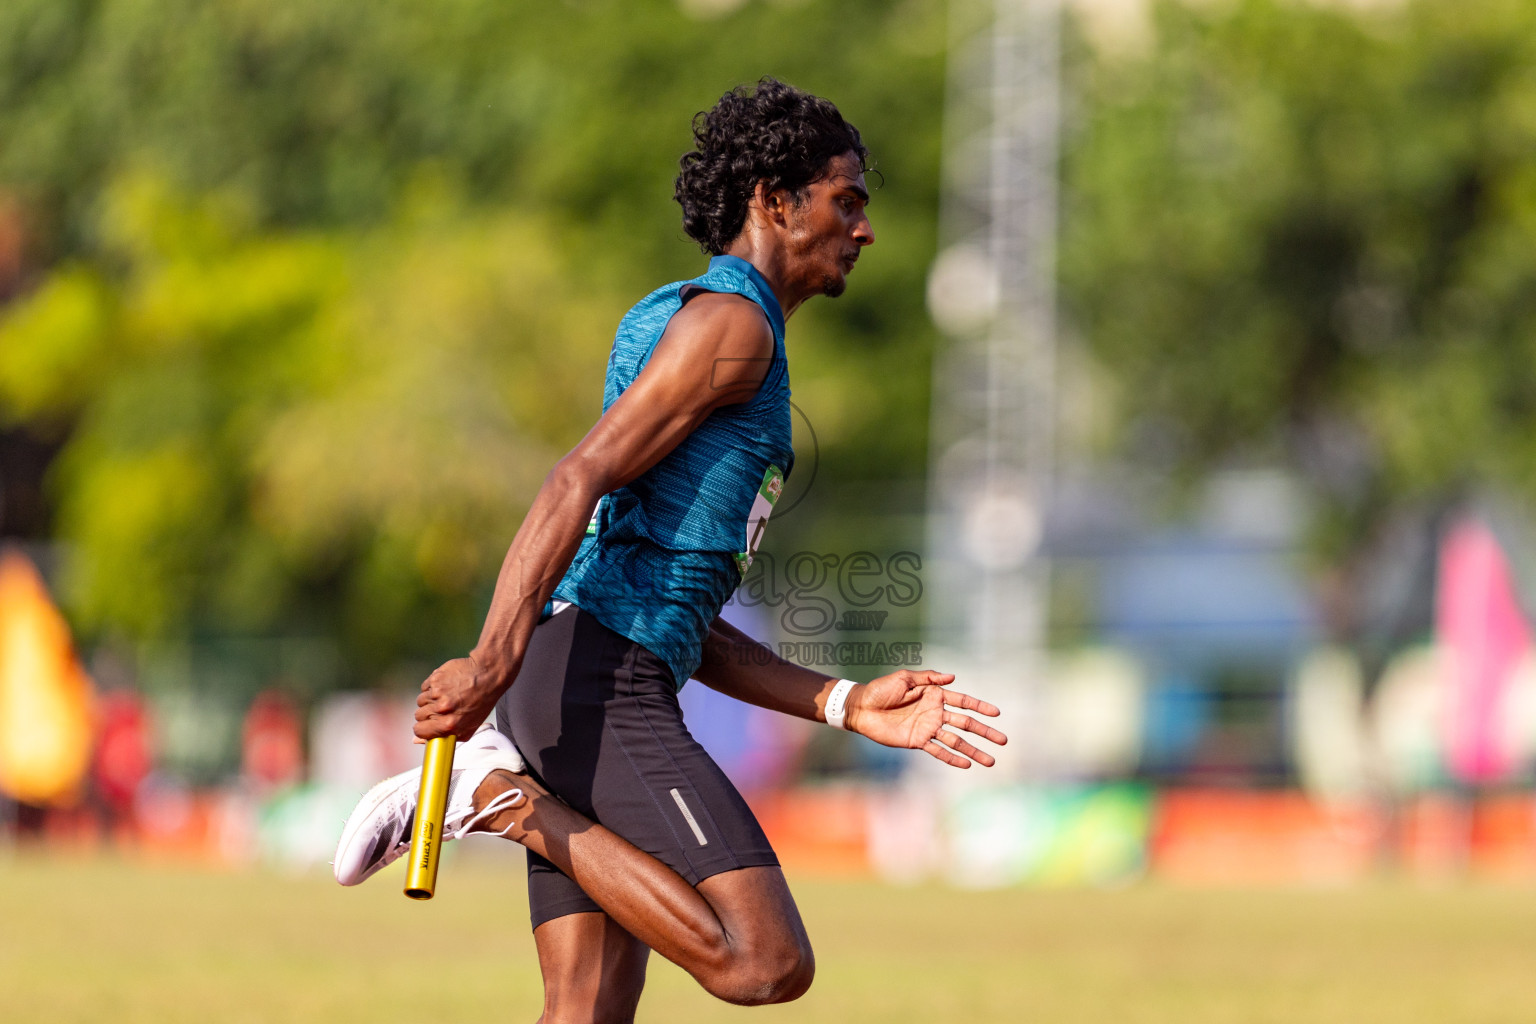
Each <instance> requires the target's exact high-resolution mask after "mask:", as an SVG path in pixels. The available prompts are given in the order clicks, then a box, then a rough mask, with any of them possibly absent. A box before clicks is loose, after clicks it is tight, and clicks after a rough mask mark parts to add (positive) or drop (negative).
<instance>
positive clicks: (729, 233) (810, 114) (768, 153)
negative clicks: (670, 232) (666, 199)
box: [672, 78, 869, 256]
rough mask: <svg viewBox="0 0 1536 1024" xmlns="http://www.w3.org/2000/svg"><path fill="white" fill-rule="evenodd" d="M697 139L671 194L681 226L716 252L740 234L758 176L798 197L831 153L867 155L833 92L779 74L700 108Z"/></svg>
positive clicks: (702, 245) (696, 120) (862, 158)
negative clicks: (816, 91)
mask: <svg viewBox="0 0 1536 1024" xmlns="http://www.w3.org/2000/svg"><path fill="white" fill-rule="evenodd" d="M693 141H694V147H695V148H694V149H692V150H690V151H689V152H687V153H685V154H683V158H682V160H681V161H679V162H680V163H681V165H682V171H681V173H679V174H678V176H677V186H676V188H675V189H674V190H673V193H672V198H674V199H676V200H677V202H678V204H679V205H680V206H682V208H683V230H684V231H686V232H688V237H690V238H692V239H693V240H694V241H696V242H698V243H699V248H701V249H703V250H704V251H705V252H707V253H709V254H710V255H712V256H718V255H720V254H721V253H723V252H725V250H726V249H727V248H728V247H729V246H730V244H731V242H733V241H735V239H736V236H737V235H739V234H741V228H742V225H743V224H745V223H746V219H747V206H748V204H749V203H751V201H752V195H753V193H754V192H755V191H756V190H757V183H758V182H760V181H761V182H765V183H766V184H767V187H768V189H769V191H772V190H774V189H780V188H782V189H788V190H789V192H790V193H791V194H792V195H793V196H795V198H796V200H798V199H799V198H800V197H801V196H802V195H803V194H804V191H805V187H806V186H807V185H809V184H811V183H812V182H814V181H819V180H820V179H821V177H822V175H823V174H825V172H826V168H827V163H828V161H830V160H831V159H832V158H833V157H836V156H841V155H842V154H844V153H847V152H849V151H850V150H852V151H853V152H854V153H856V154H857V155H858V157H859V166H860V167H863V166H864V164H865V161H866V159H867V158H868V156H869V153H868V151H867V150H866V149H865V148H864V143H863V142H862V141H861V140H860V139H859V130H858V129H857V128H855V127H854V126H853V125H851V124H849V123H848V122H847V121H844V120H843V115H842V114H840V113H838V110H837V107H835V106H833V105H832V103H831V101H830V100H824V99H822V98H821V97H819V96H812V95H811V94H810V93H808V92H801V91H800V90H799V89H796V88H795V87H794V86H792V85H786V84H785V83H783V82H781V81H779V80H778V79H777V78H763V79H761V80H760V81H759V82H758V83H757V86H756V88H752V87H750V86H745V85H743V86H738V87H736V88H735V89H732V90H731V91H730V92H728V93H726V94H725V95H724V96H721V97H720V102H719V103H716V104H715V105H714V107H713V108H711V109H710V110H706V111H701V112H700V113H698V114H697V115H695V116H694V119H693Z"/></svg>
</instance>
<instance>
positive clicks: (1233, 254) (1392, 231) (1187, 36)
mask: <svg viewBox="0 0 1536 1024" xmlns="http://www.w3.org/2000/svg"><path fill="white" fill-rule="evenodd" d="M1150 24H1151V32H1150V34H1149V35H1148V37H1147V38H1146V39H1145V40H1143V41H1142V44H1141V45H1140V46H1139V47H1135V48H1133V49H1131V50H1129V51H1127V52H1122V53H1120V54H1118V55H1116V56H1114V57H1112V58H1107V59H1098V58H1095V57H1093V56H1092V55H1091V54H1087V53H1081V54H1080V55H1079V59H1078V60H1076V61H1075V62H1074V65H1073V66H1074V67H1075V68H1076V73H1077V75H1078V78H1077V81H1076V82H1075V85H1074V88H1075V91H1076V93H1077V97H1078V99H1077V102H1078V111H1077V114H1078V116H1077V118H1076V121H1075V124H1074V125H1073V127H1072V130H1071V131H1072V134H1071V137H1070V138H1069V143H1068V145H1067V147H1066V152H1067V154H1068V156H1067V170H1066V182H1067V198H1066V206H1065V210H1064V220H1063V225H1064V237H1063V247H1062V273H1063V282H1064V291H1065V295H1066V297H1067V301H1068V303H1069V307H1070V311H1071V313H1072V315H1073V319H1074V320H1075V321H1076V322H1077V324H1079V325H1080V327H1081V328H1082V330H1083V332H1084V334H1085V335H1086V337H1087V340H1088V343H1089V344H1090V346H1091V348H1092V350H1093V351H1094V353H1095V354H1096V355H1097V357H1098V358H1099V359H1100V360H1101V361H1102V363H1103V364H1104V365H1105V366H1106V367H1107V368H1108V370H1109V375H1110V377H1111V378H1112V380H1113V381H1114V382H1116V403H1117V404H1118V406H1119V408H1120V410H1121V411H1122V413H1123V414H1124V423H1125V424H1126V426H1127V430H1126V432H1125V437H1124V438H1123V440H1124V441H1125V442H1126V443H1127V444H1128V445H1129V446H1130V447H1131V449H1132V450H1133V451H1136V452H1137V453H1138V454H1139V455H1140V456H1141V458H1142V459H1143V460H1144V461H1146V462H1150V463H1151V464H1153V465H1155V466H1157V467H1159V468H1163V469H1175V470H1179V471H1183V472H1184V473H1186V474H1195V473H1199V472H1202V471H1204V470H1206V469H1208V468H1209V467H1211V466H1213V465H1222V464H1229V465H1230V464H1242V463H1253V462H1258V463H1271V464H1272V463H1273V462H1275V461H1276V460H1283V461H1285V462H1287V463H1288V464H1290V465H1292V466H1295V467H1297V468H1298V469H1299V471H1300V472H1301V473H1302V474H1303V476H1304V478H1305V479H1306V480H1307V481H1309V483H1310V484H1311V486H1312V487H1313V488H1314V490H1315V492H1316V494H1317V495H1318V497H1319V498H1320V505H1321V507H1322V508H1323V509H1324V511H1325V514H1324V516H1323V517H1322V518H1321V523H1320V542H1321V543H1320V548H1319V550H1320V551H1321V553H1322V554H1323V555H1324V556H1325V558H1326V560H1328V561H1330V562H1335V563H1339V564H1346V565H1347V564H1348V561H1349V558H1348V556H1349V555H1351V554H1353V553H1355V552H1358V551H1359V550H1361V548H1362V546H1363V545H1364V544H1366V543H1367V542H1368V540H1369V538H1370V536H1371V533H1372V531H1373V530H1374V529H1376V528H1377V527H1378V526H1379V525H1380V524H1381V522H1382V520H1383V517H1384V516H1385V515H1386V514H1388V513H1389V512H1390V511H1391V510H1392V509H1393V508H1396V507H1401V505H1402V503H1404V502H1410V501H1416V500H1420V499H1424V498H1427V497H1428V498H1435V497H1437V496H1438V497H1440V498H1443V497H1444V496H1446V495H1448V494H1454V493H1455V492H1456V491H1457V490H1458V489H1459V488H1461V487H1462V486H1464V485H1466V484H1468V483H1471V482H1474V481H1481V482H1495V483H1496V484H1498V485H1500V486H1503V487H1506V488H1509V489H1511V490H1512V491H1514V492H1516V493H1519V494H1522V495H1524V496H1526V497H1533V496H1536V389H1533V388H1532V386H1531V380H1532V367H1533V366H1536V6H1533V5H1531V4H1529V3H1522V2H1518V0H1489V2H1486V3H1478V4H1465V3H1458V2H1454V0H1412V2H1406V3H1403V4H1386V5H1376V6H1374V7H1372V8H1370V9H1367V10H1363V11H1362V10H1360V9H1357V8H1351V7H1346V6H1344V5H1337V6H1334V5H1322V4H1307V3H1288V2H1281V0H1234V2H1232V3H1225V4H1204V3H1202V4H1191V5H1187V6H1186V5H1183V4H1179V3H1173V2H1166V0H1165V2H1158V3H1156V4H1155V5H1154V6H1153V9H1152V16H1151V21H1150ZM1345 625H1346V626H1347V623H1346V624H1345Z"/></svg>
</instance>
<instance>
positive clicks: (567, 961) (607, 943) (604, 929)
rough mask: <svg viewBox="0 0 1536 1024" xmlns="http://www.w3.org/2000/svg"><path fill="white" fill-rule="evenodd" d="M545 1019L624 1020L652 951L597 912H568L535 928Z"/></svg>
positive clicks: (631, 1015)
mask: <svg viewBox="0 0 1536 1024" xmlns="http://www.w3.org/2000/svg"><path fill="white" fill-rule="evenodd" d="M533 940H534V943H535V944H536V945H537V946H538V950H539V973H540V974H542V975H543V977H544V1016H545V1019H546V1020H548V1021H552V1022H553V1021H561V1022H567V1021H569V1022H577V1021H580V1022H592V1024H628V1022H630V1021H633V1020H634V1019H635V1008H636V1007H637V1006H638V1005H639V1004H640V992H641V990H642V989H644V988H645V964H646V960H647V958H649V956H650V955H651V951H650V950H649V949H648V948H647V947H646V946H645V945H644V943H642V942H640V941H639V940H638V939H636V938H635V937H634V936H633V935H631V934H629V932H627V931H625V930H624V929H623V928H621V927H620V926H619V925H618V923H617V922H615V921H614V920H613V918H611V917H609V916H608V915H607V914H604V913H601V912H595V913H582V914H567V915H565V916H564V917H558V918H555V919H554V920H551V921H546V922H544V923H543V924H541V925H539V926H538V927H537V928H535V929H534V930H533Z"/></svg>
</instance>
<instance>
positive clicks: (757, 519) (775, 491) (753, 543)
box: [736, 466, 784, 576]
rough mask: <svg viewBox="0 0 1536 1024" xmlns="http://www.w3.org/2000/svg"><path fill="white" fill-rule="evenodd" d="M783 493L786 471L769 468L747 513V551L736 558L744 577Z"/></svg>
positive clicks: (737, 566) (776, 467)
mask: <svg viewBox="0 0 1536 1024" xmlns="http://www.w3.org/2000/svg"><path fill="white" fill-rule="evenodd" d="M783 493H784V471H783V470H782V469H780V468H779V467H778V466H769V467H768V470H767V472H765V473H764V474H763V482H762V484H761V485H760V486H759V487H758V489H757V496H756V497H755V498H753V499H752V511H751V512H749V513H747V538H746V540H747V545H746V550H745V551H742V552H741V553H740V554H738V555H737V556H736V568H737V569H738V570H740V571H741V575H743V576H745V575H746V574H747V570H748V569H750V568H751V567H752V559H753V557H754V556H755V555H756V554H757V545H758V544H759V543H760V542H761V541H762V539H763V531H764V530H765V529H767V528H768V517H769V516H771V515H773V506H774V505H775V504H777V503H778V500H779V495H781V494H783Z"/></svg>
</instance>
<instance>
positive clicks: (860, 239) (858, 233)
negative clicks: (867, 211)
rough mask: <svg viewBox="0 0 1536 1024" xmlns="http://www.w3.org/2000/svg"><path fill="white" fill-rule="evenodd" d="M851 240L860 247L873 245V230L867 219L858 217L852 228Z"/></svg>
mask: <svg viewBox="0 0 1536 1024" xmlns="http://www.w3.org/2000/svg"><path fill="white" fill-rule="evenodd" d="M853 240H854V241H855V242H857V243H858V244H859V245H861V246H863V245H874V244H875V229H874V228H873V227H871V226H870V223H869V218H868V217H860V218H859V222H858V223H857V224H855V225H854V226H853Z"/></svg>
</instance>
